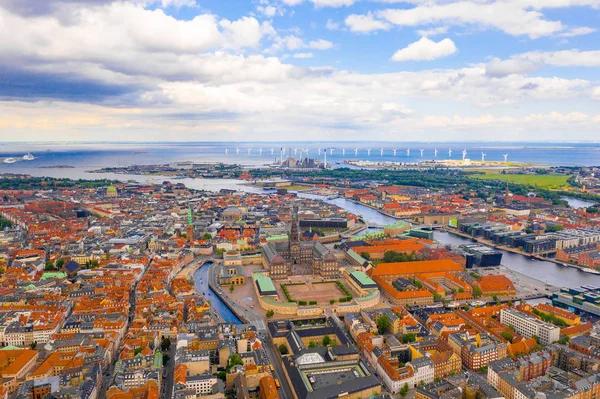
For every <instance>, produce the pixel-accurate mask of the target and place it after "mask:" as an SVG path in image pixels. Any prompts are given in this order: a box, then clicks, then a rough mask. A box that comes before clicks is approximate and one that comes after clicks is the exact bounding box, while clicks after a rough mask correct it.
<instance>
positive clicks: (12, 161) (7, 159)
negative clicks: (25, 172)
mask: <svg viewBox="0 0 600 399" xmlns="http://www.w3.org/2000/svg"><path fill="white" fill-rule="evenodd" d="M15 162H17V160H16V159H14V158H5V159H4V163H15Z"/></svg>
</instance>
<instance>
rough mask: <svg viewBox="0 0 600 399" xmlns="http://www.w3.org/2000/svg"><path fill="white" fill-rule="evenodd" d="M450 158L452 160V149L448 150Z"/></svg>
mask: <svg viewBox="0 0 600 399" xmlns="http://www.w3.org/2000/svg"><path fill="white" fill-rule="evenodd" d="M448 157H449V158H452V148H448Z"/></svg>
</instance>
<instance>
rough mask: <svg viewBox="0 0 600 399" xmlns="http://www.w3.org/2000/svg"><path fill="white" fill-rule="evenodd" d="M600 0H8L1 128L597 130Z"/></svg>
mask: <svg viewBox="0 0 600 399" xmlns="http://www.w3.org/2000/svg"><path fill="white" fill-rule="evenodd" d="M599 6H600V3H599V2H598V1H597V0H554V1H544V2H540V1H535V0H526V1H512V0H499V1H476V0H465V1H458V2H456V1H452V2H450V1H444V0H437V1H436V0H432V1H418V0H413V1H397V0H377V1H375V0H372V1H366V0H306V1H302V0H256V1H244V0H232V1H228V2H222V1H216V0H206V1H194V0H161V1H153V0H131V1H113V0H93V1H92V0H87V1H86V0H48V1H46V2H45V3H44V4H43V5H40V4H39V2H36V1H33V0H27V1H22V0H21V1H15V0H0V32H1V33H2V35H3V36H4V37H12V38H13V40H11V41H5V42H4V43H2V44H0V54H1V55H2V57H0V58H1V59H2V60H1V61H0V99H1V100H2V102H1V103H0V138H1V140H2V141H5V142H10V141H33V142H35V141H84V142H87V141H102V142H111V141H127V142H145V141H148V142H154V141H157V142H176V141H184V142H186V141H194V142H203V141H206V142H214V141H223V142H229V141H256V142H259V141H260V142H293V141H332V142H335V141H357V142H365V141H369V140H371V141H381V142H407V141H410V142H461V141H462V142H465V141H477V142H486V141H487V142H507V141H518V142H536V141H554V142H561V141H563V142H564V141H569V142H577V141H581V142H587V141H594V140H595V139H596V137H597V133H598V131H597V130H598V126H599V124H600V112H599V111H598V110H597V109H598V104H600V103H599V100H600V81H599V80H598V77H597V76H598V67H600V50H598V48H597V47H598V46H597V43H598V39H599V38H600V33H599V32H598V26H597V25H598V24H597V20H598V17H599V14H600V9H599ZM15 32H18V35H15Z"/></svg>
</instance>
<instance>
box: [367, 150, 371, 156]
mask: <svg viewBox="0 0 600 399" xmlns="http://www.w3.org/2000/svg"><path fill="white" fill-rule="evenodd" d="M367 156H368V157H370V156H371V149H370V148H367Z"/></svg>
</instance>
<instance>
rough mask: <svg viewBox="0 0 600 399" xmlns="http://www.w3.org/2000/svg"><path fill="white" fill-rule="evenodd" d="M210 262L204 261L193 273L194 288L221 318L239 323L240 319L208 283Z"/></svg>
mask: <svg viewBox="0 0 600 399" xmlns="http://www.w3.org/2000/svg"><path fill="white" fill-rule="evenodd" d="M211 266H212V262H206V263H205V264H204V265H203V266H201V267H200V268H199V269H198V270H196V272H195V273H194V286H195V287H196V290H197V291H198V292H199V293H200V294H202V295H203V296H204V297H205V298H206V299H207V300H209V301H210V307H211V308H212V309H213V310H214V311H215V312H217V313H218V314H219V315H221V317H222V318H223V320H225V321H226V322H230V323H236V324H241V323H242V321H241V320H240V319H239V318H238V317H237V316H236V315H235V314H234V313H233V312H232V311H231V309H229V308H228V307H227V305H225V303H223V301H222V300H221V298H219V296H218V295H217V294H215V293H214V291H213V290H212V289H211V288H210V287H209V285H208V271H209V269H210V267H211Z"/></svg>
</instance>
